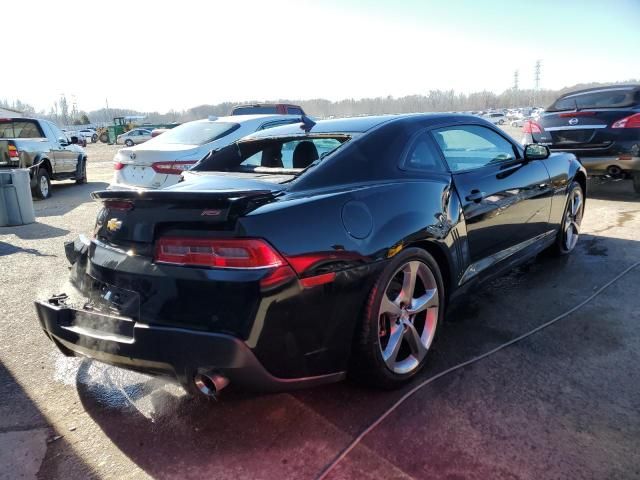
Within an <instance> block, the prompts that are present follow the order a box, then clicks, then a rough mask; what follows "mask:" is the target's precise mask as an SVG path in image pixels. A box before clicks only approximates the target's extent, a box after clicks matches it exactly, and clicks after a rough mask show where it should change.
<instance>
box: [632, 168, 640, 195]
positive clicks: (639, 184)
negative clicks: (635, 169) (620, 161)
mask: <svg viewBox="0 0 640 480" xmlns="http://www.w3.org/2000/svg"><path fill="white" fill-rule="evenodd" d="M631 179H632V180H633V190H634V191H635V192H636V193H638V194H640V173H634V174H633V175H632V177H631Z"/></svg>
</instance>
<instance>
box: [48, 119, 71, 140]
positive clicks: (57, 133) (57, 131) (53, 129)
mask: <svg viewBox="0 0 640 480" xmlns="http://www.w3.org/2000/svg"><path fill="white" fill-rule="evenodd" d="M49 127H50V128H51V132H52V133H53V137H54V138H55V140H58V139H60V138H67V134H66V133H64V132H63V131H62V130H60V129H59V128H58V127H57V126H55V125H54V124H53V123H49Z"/></svg>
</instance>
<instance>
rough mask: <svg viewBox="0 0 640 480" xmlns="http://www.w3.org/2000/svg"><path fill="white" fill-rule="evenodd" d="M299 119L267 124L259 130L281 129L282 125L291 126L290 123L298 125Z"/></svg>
mask: <svg viewBox="0 0 640 480" xmlns="http://www.w3.org/2000/svg"><path fill="white" fill-rule="evenodd" d="M299 121H300V120H299V119H295V120H294V119H291V120H278V121H275V122H267V123H265V124H263V125H262V126H261V127H260V128H259V129H258V130H266V129H267V128H273V127H280V126H282V125H289V124H290V123H298V122H299Z"/></svg>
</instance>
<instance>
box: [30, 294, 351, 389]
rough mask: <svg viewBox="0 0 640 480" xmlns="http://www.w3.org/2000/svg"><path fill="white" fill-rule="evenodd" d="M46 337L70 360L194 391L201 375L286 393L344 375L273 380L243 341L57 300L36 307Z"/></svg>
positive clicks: (43, 302) (39, 303)
mask: <svg viewBox="0 0 640 480" xmlns="http://www.w3.org/2000/svg"><path fill="white" fill-rule="evenodd" d="M35 305H36V310H37V313H38V318H39V320H40V324H41V325H42V328H43V329H44V331H45V333H46V335H47V336H48V337H49V338H50V339H51V340H52V341H53V342H54V343H55V344H56V345H57V347H58V348H59V349H60V351H61V352H62V353H64V354H65V355H68V356H77V355H80V356H86V357H89V358H93V359H95V360H98V361H100V362H103V363H107V364H110V365H114V366H117V367H122V368H126V369H130V370H135V371H139V372H142V373H147V374H151V375H159V376H164V377H169V378H173V379H175V380H177V381H178V382H180V383H181V384H182V385H185V386H187V385H190V384H191V383H192V382H193V376H194V375H195V374H196V373H198V372H203V371H211V370H214V371H217V372H219V373H221V374H223V375H225V376H227V377H228V378H229V379H230V381H231V383H234V384H238V385H240V386H241V387H242V388H244V389H247V390H254V391H263V392H269V391H282V390H292V389H296V388H303V387H310V386H314V385H320V384H324V383H330V382H334V381H338V380H341V379H343V378H344V376H345V374H344V372H338V373H333V374H329V375H322V376H317V377H307V378H295V379H289V378H278V377H274V376H273V375H271V374H270V373H269V372H268V371H267V370H266V369H265V368H264V366H263V365H262V364H261V363H260V361H259V360H258V359H257V358H256V357H255V355H254V354H253V352H252V351H251V349H250V348H249V347H248V346H247V345H246V344H245V343H244V342H243V341H242V340H240V339H238V338H236V337H233V336H231V335H226V334H222V333H211V332H201V331H196V330H188V329H180V328H170V327H157V326H150V325H144V324H139V323H137V322H135V321H133V320H130V319H127V318H122V317H117V316H110V315H105V314H102V313H96V312H87V311H83V310H77V309H74V308H70V307H68V306H66V305H64V302H60V301H59V298H57V297H54V298H52V299H49V300H48V301H38V302H35Z"/></svg>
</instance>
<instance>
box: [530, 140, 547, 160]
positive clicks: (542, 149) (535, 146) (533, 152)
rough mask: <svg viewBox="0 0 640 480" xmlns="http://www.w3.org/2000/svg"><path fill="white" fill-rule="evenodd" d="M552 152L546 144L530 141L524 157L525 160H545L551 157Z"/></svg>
mask: <svg viewBox="0 0 640 480" xmlns="http://www.w3.org/2000/svg"><path fill="white" fill-rule="evenodd" d="M549 155H551V152H550V151H549V147H547V146H546V145H540V144H539V143H530V144H529V145H527V146H526V147H524V159H525V160H544V159H545V158H549Z"/></svg>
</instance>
